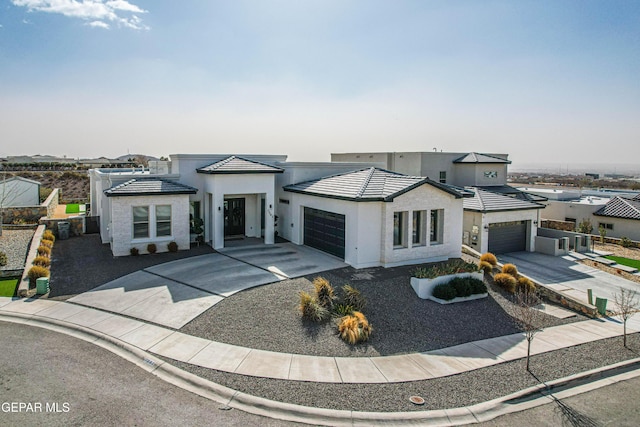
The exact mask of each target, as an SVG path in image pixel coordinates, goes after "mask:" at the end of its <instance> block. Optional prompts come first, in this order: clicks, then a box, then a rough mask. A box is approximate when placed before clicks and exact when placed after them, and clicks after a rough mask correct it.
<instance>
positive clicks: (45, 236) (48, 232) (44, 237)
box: [42, 230, 56, 242]
mask: <svg viewBox="0 0 640 427" xmlns="http://www.w3.org/2000/svg"><path fill="white" fill-rule="evenodd" d="M42 240H51V241H52V242H55V241H56V236H55V234H53V232H52V231H51V230H45V231H44V233H42Z"/></svg>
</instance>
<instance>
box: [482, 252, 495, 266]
mask: <svg viewBox="0 0 640 427" xmlns="http://www.w3.org/2000/svg"><path fill="white" fill-rule="evenodd" d="M482 261H486V262H488V263H489V264H491V265H492V266H494V267H495V266H496V265H498V258H496V256H495V255H494V254H492V253H491V252H487V253H484V254H482V255H481V256H480V262H482Z"/></svg>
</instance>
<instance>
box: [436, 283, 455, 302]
mask: <svg viewBox="0 0 640 427" xmlns="http://www.w3.org/2000/svg"><path fill="white" fill-rule="evenodd" d="M433 296H434V297H436V298H438V299H443V300H445V301H449V300H452V299H454V298H455V297H456V290H455V288H454V287H453V286H451V285H450V284H449V283H443V284H441V285H437V286H436V287H435V288H433Z"/></svg>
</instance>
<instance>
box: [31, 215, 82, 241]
mask: <svg viewBox="0 0 640 427" xmlns="http://www.w3.org/2000/svg"><path fill="white" fill-rule="evenodd" d="M84 220H85V217H84V216H72V217H69V218H56V219H51V218H40V224H44V225H46V226H47V229H48V230H51V231H53V233H54V234H55V235H56V237H59V236H58V223H59V222H68V223H69V236H81V235H83V234H84Z"/></svg>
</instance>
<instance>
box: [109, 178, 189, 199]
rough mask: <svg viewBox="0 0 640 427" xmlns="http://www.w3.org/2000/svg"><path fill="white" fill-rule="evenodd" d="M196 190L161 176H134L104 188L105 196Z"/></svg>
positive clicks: (148, 194)
mask: <svg viewBox="0 0 640 427" xmlns="http://www.w3.org/2000/svg"><path fill="white" fill-rule="evenodd" d="M197 192H198V190H197V189H196V188H193V187H190V186H188V185H184V184H180V183H179V182H175V181H169V180H167V179H162V178H134V179H131V180H129V181H127V182H124V183H122V184H118V185H116V186H114V187H111V188H109V189H107V190H104V193H105V194H106V195H107V197H112V196H155V195H161V194H196V193H197Z"/></svg>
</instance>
